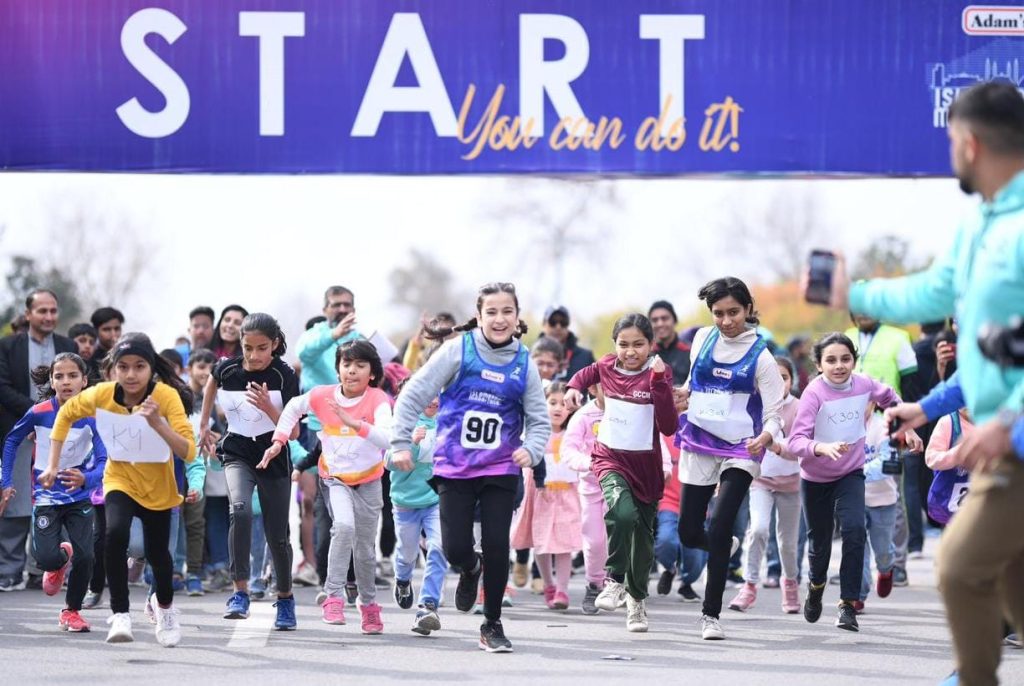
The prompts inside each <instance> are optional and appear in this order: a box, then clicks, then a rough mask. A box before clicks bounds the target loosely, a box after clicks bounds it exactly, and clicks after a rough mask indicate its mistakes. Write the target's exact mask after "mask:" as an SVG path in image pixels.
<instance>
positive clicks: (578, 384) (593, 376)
mask: <svg viewBox="0 0 1024 686" xmlns="http://www.w3.org/2000/svg"><path fill="white" fill-rule="evenodd" d="M600 380H601V372H600V370H599V369H598V367H597V363H596V362H595V363H593V364H588V365H587V366H586V367H584V368H583V369H581V370H579V371H578V372H576V373H575V374H573V375H572V378H571V379H569V383H568V384H566V385H567V386H568V387H569V388H571V389H573V390H574V391H579V392H580V393H586V392H587V389H588V388H590V387H591V386H593V385H594V384H596V383H597V382H599V381H600Z"/></svg>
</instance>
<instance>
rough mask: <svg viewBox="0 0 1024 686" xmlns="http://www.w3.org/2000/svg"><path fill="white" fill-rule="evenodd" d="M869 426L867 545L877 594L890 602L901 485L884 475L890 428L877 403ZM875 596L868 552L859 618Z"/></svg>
mask: <svg viewBox="0 0 1024 686" xmlns="http://www.w3.org/2000/svg"><path fill="white" fill-rule="evenodd" d="M866 414H867V417H868V419H867V422H868V426H867V429H866V431H865V435H864V459H865V462H864V511H865V514H866V517H865V527H866V530H867V538H866V543H867V545H868V546H870V548H871V550H872V552H873V553H874V556H875V567H876V568H877V569H878V579H877V580H876V582H875V592H876V593H877V594H878V597H879V598H886V597H888V596H889V594H890V593H891V592H892V586H893V567H894V566H895V548H894V547H893V534H894V532H895V528H896V508H897V507H899V506H898V504H897V503H898V501H899V488H900V487H899V484H898V483H897V482H896V479H894V478H893V477H891V476H889V475H887V474H885V473H884V472H883V471H882V463H883V462H885V461H886V460H888V459H890V458H891V457H892V455H891V447H890V445H889V427H888V426H886V423H885V419H884V418H883V417H882V413H881V412H875V406H874V403H868V408H867V410H866ZM870 593H871V558H870V556H869V555H868V551H867V548H866V547H865V550H864V574H863V575H862V581H861V589H860V597H859V598H858V600H857V601H856V602H855V603H854V604H853V609H854V610H855V611H856V614H862V613H863V612H864V601H866V600H867V599H868V595H869V594H870Z"/></svg>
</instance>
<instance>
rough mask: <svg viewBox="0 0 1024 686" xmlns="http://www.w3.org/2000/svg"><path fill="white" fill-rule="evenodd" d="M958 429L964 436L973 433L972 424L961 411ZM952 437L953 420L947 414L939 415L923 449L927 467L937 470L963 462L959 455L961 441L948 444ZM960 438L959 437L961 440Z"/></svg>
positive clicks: (949, 467) (950, 467) (957, 465)
mask: <svg viewBox="0 0 1024 686" xmlns="http://www.w3.org/2000/svg"><path fill="white" fill-rule="evenodd" d="M960 430H961V431H962V432H963V436H964V437H966V436H970V435H971V434H972V433H974V424H971V423H970V422H969V421H967V419H966V418H965V417H964V413H963V412H961V413H960ZM952 439H953V420H951V419H950V418H949V415H943V416H941V417H939V421H938V423H936V424H935V429H934V430H933V431H932V437H931V438H930V439H928V447H927V448H926V449H925V451H924V463H925V464H926V465H928V468H929V469H934V470H935V471H937V472H938V471H942V470H944V469H953V468H954V467H959V466H960V464H961V463H962V462H963V459H962V458H961V457H960V445H961V443H958V444H956V445H954V446H950V442H951V441H952ZM962 440H963V439H962V438H961V442H962Z"/></svg>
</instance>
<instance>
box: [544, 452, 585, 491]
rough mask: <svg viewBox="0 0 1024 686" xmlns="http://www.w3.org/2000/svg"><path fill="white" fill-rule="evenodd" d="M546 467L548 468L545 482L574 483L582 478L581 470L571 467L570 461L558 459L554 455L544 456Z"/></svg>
mask: <svg viewBox="0 0 1024 686" xmlns="http://www.w3.org/2000/svg"><path fill="white" fill-rule="evenodd" d="M544 468H545V470H546V475H545V477H544V483H554V482H556V481H561V482H564V483H567V484H574V483H576V482H577V481H579V480H580V474H579V472H577V471H576V470H575V469H572V468H571V467H569V464H568V462H566V461H565V460H558V461H556V460H555V456H554V455H545V456H544Z"/></svg>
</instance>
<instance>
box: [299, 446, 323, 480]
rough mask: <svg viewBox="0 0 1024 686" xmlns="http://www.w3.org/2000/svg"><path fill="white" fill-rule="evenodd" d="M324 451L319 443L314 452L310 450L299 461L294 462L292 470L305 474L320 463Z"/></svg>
mask: <svg viewBox="0 0 1024 686" xmlns="http://www.w3.org/2000/svg"><path fill="white" fill-rule="evenodd" d="M322 451H323V448H322V447H321V446H320V441H317V442H316V445H315V446H313V449H312V450H310V451H309V452H307V453H306V454H305V455H303V456H302V457H300V458H298V459H297V460H293V461H292V469H294V470H296V471H299V472H304V471H306V470H307V469H309V468H310V467H315V466H316V464H317V462H319V461H320V453H321V452H322Z"/></svg>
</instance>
